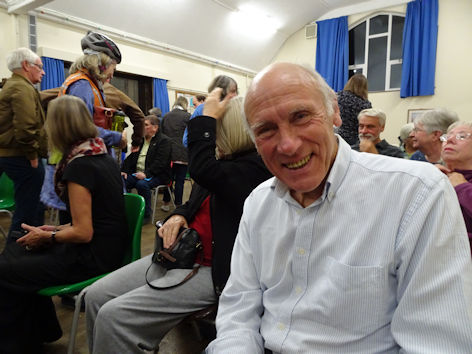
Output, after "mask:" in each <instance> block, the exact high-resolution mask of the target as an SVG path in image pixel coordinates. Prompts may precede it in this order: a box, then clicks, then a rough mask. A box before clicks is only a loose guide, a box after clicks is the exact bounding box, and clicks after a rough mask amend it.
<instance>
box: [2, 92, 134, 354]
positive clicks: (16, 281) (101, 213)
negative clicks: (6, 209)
mask: <svg viewBox="0 0 472 354" xmlns="http://www.w3.org/2000/svg"><path fill="white" fill-rule="evenodd" d="M45 127H46V131H47V133H48V136H49V140H50V143H51V145H52V146H53V147H55V148H57V149H58V150H59V151H60V152H62V154H63V158H62V160H61V162H60V163H59V164H58V166H57V169H56V175H55V181H56V183H55V184H56V185H55V187H56V192H57V193H58V195H59V196H60V197H61V198H62V199H63V200H64V201H65V203H66V205H67V210H68V211H69V212H70V214H71V217H72V222H71V223H70V224H67V225H61V226H51V225H43V226H41V227H33V226H29V225H26V224H22V228H23V229H24V230H25V233H26V235H24V234H22V235H18V239H17V240H16V242H14V241H13V242H10V243H8V244H7V245H6V247H5V249H4V251H3V253H2V254H1V255H0V343H1V352H2V353H37V352H38V347H39V346H40V345H41V344H42V343H43V342H50V341H54V340H57V339H59V338H60V337H61V335H62V331H61V329H60V326H59V323H58V321H57V318H56V314H55V310H54V305H53V303H52V301H51V299H50V298H49V297H43V296H40V295H37V294H36V293H37V291H38V290H39V289H42V288H45V287H48V286H53V285H60V284H67V283H74V282H78V281H82V280H85V279H88V278H90V277H93V276H96V275H99V274H102V273H105V272H109V271H111V270H113V269H116V268H117V267H118V266H119V265H120V264H121V262H122V260H123V256H124V251H125V245H126V238H127V231H126V230H127V227H126V221H125V220H126V215H125V209H124V199H123V193H122V190H123V189H122V182H121V176H120V170H119V167H118V165H117V164H116V163H115V162H114V160H113V159H112V158H111V157H110V156H109V155H108V154H107V153H106V152H107V151H106V148H105V145H104V143H103V140H102V139H100V138H97V137H96V136H97V129H96V127H95V125H94V124H93V122H92V117H91V116H90V113H89V112H88V110H87V107H86V106H85V104H84V102H83V101H82V100H81V99H79V98H77V97H73V96H63V97H60V98H57V99H55V100H53V101H52V102H51V103H50V105H49V110H48V116H47V121H46V126H45Z"/></svg>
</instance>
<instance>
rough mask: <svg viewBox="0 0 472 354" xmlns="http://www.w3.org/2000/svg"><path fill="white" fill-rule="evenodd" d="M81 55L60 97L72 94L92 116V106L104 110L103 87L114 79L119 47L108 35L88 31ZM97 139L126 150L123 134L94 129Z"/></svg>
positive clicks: (119, 53)
mask: <svg viewBox="0 0 472 354" xmlns="http://www.w3.org/2000/svg"><path fill="white" fill-rule="evenodd" d="M81 46H82V51H83V52H84V55H82V56H81V57H80V58H78V59H77V60H76V61H75V62H74V63H73V64H72V65H71V67H70V70H69V72H70V73H71V74H70V75H69V76H68V77H67V79H66V80H65V81H64V83H63V85H62V87H61V90H60V91H59V96H61V95H66V94H67V95H73V96H77V97H79V98H81V99H82V100H83V101H84V102H85V104H86V105H87V108H88V110H89V111H90V113H91V114H92V116H93V113H94V106H101V107H105V95H104V93H103V84H104V83H105V82H106V81H107V80H110V79H111V78H113V73H114V72H115V68H116V65H117V64H119V63H120V62H121V52H120V50H119V49H118V46H117V45H116V44H115V43H114V42H113V41H112V40H111V39H110V38H108V37H107V36H105V35H103V34H101V33H98V32H91V31H89V32H88V33H87V35H86V36H85V37H84V38H82V40H81ZM97 128H98V131H99V137H100V138H102V139H103V140H104V141H105V145H107V146H120V147H121V148H124V147H126V144H127V142H126V135H125V134H124V132H123V134H122V133H119V132H115V131H111V130H106V129H104V128H101V127H97Z"/></svg>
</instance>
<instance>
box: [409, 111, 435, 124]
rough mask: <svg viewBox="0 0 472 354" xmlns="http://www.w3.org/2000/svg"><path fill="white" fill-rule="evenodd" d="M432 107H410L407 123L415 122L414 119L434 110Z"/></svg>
mask: <svg viewBox="0 0 472 354" xmlns="http://www.w3.org/2000/svg"><path fill="white" fill-rule="evenodd" d="M432 110H433V109H432V108H415V109H409V110H408V117H407V123H413V122H414V120H415V119H416V118H418V117H420V116H422V115H423V114H425V113H426V112H429V111H432Z"/></svg>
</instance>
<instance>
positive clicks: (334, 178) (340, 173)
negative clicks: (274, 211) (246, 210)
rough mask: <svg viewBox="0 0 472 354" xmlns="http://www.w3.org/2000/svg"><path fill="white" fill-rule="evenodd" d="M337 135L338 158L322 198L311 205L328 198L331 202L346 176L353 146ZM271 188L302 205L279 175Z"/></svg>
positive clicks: (294, 202) (289, 200) (286, 198)
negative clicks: (293, 196)
mask: <svg viewBox="0 0 472 354" xmlns="http://www.w3.org/2000/svg"><path fill="white" fill-rule="evenodd" d="M335 136H336V138H337V140H338V151H337V153H336V158H335V159H334V163H333V166H332V167H331V171H330V172H329V175H328V178H327V180H326V184H325V187H324V190H323V194H322V195H321V198H319V199H318V200H316V201H315V202H314V203H313V204H312V205H311V206H313V205H316V204H319V203H322V202H323V201H324V200H325V199H328V201H329V202H331V201H332V200H333V198H334V197H335V196H336V192H337V190H338V189H339V187H340V186H341V183H342V181H343V179H344V176H345V175H346V173H347V170H348V168H349V164H350V162H351V147H350V146H349V145H348V143H346V142H345V141H344V140H343V139H342V138H341V137H340V136H339V135H337V134H335ZM271 189H272V190H273V191H274V193H275V194H276V195H277V197H279V198H281V199H284V200H286V201H287V202H289V203H291V204H295V205H297V206H299V207H300V204H298V203H297V202H296V201H295V200H294V199H293V198H292V196H291V195H290V190H289V189H288V187H287V186H286V185H285V184H284V183H283V182H282V181H281V180H279V179H278V178H277V177H275V178H274V179H273V181H272V184H271Z"/></svg>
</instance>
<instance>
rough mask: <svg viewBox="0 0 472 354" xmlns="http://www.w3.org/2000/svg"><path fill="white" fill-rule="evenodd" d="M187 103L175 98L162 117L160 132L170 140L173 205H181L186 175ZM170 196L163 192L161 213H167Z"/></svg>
mask: <svg viewBox="0 0 472 354" xmlns="http://www.w3.org/2000/svg"><path fill="white" fill-rule="evenodd" d="M187 107H188V101H187V99H186V98H185V97H184V96H179V97H177V100H176V101H175V104H174V106H173V107H172V111H170V112H169V113H167V114H166V115H164V117H162V122H161V127H162V132H163V133H164V134H165V135H167V136H168V137H169V138H171V139H172V180H173V181H174V195H175V205H177V206H178V205H180V204H182V195H183V194H184V183H185V176H186V175H187V165H188V154H187V148H186V147H185V146H184V145H183V144H182V137H183V135H184V131H185V129H186V128H187V124H188V121H189V119H190V113H188V112H187ZM169 202H170V195H169V193H168V192H167V190H166V191H165V192H164V204H163V205H162V206H161V209H162V210H163V211H169Z"/></svg>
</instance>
